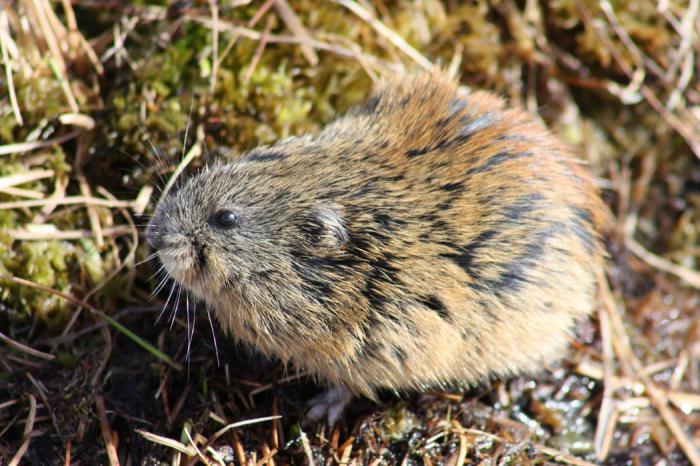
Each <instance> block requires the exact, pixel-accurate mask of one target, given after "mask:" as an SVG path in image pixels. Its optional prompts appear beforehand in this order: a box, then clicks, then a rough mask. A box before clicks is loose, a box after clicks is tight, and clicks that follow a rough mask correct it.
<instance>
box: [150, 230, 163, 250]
mask: <svg viewBox="0 0 700 466" xmlns="http://www.w3.org/2000/svg"><path fill="white" fill-rule="evenodd" d="M146 242H148V245H149V246H150V247H151V249H160V248H162V247H163V233H162V232H161V231H160V230H159V229H158V227H157V226H154V225H149V227H148V230H146Z"/></svg>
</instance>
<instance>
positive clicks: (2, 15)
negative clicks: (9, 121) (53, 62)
mask: <svg viewBox="0 0 700 466" xmlns="http://www.w3.org/2000/svg"><path fill="white" fill-rule="evenodd" d="M10 40H11V38H10V25H9V23H8V20H7V11H5V10H4V9H3V10H2V11H0V51H1V52H2V61H3V63H5V79H7V93H8V95H9V96H10V106H11V107H12V113H13V114H14V115H15V120H17V124H18V125H19V126H23V125H24V120H23V119H22V112H21V111H20V109H19V105H18V104H17V95H16V94H15V83H14V81H13V78H12V69H11V68H10V66H11V64H10V54H9V53H8V51H7V46H6V45H5V41H10Z"/></svg>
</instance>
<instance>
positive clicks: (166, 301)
mask: <svg viewBox="0 0 700 466" xmlns="http://www.w3.org/2000/svg"><path fill="white" fill-rule="evenodd" d="M172 282H173V285H172V286H171V287H170V294H168V299H166V300H165V304H163V309H161V311H160V314H158V318H157V319H156V324H157V323H158V322H159V321H160V318H161V317H163V314H164V313H165V309H166V308H167V307H168V303H170V298H172V297H173V292H174V291H175V286H176V285H177V283H176V282H175V280H173V281H172Z"/></svg>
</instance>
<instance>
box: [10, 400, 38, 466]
mask: <svg viewBox="0 0 700 466" xmlns="http://www.w3.org/2000/svg"><path fill="white" fill-rule="evenodd" d="M35 419H36V397H35V396H34V395H32V394H31V393H30V394H29V414H28V415H27V421H26V422H25V423H24V436H23V439H22V444H21V445H20V447H19V448H18V449H17V452H16V453H15V455H14V456H13V457H12V459H11V460H10V462H9V463H7V466H18V465H19V462H20V461H21V460H22V457H23V456H24V454H25V453H26V452H27V448H29V441H30V440H31V436H30V434H31V433H32V430H34V421H35Z"/></svg>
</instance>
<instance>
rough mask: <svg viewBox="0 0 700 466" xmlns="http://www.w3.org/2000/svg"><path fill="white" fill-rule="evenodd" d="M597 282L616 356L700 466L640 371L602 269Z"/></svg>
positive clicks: (675, 421) (656, 390)
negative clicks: (632, 371) (626, 363)
mask: <svg viewBox="0 0 700 466" xmlns="http://www.w3.org/2000/svg"><path fill="white" fill-rule="evenodd" d="M598 282H599V284H600V291H601V295H602V296H601V297H602V299H603V304H604V305H605V309H606V311H607V312H606V314H605V316H606V317H607V318H608V319H609V320H610V324H611V329H612V334H613V335H616V336H617V338H615V340H617V345H616V347H615V349H616V351H617V352H618V356H620V358H622V359H626V360H628V361H629V363H630V364H631V365H632V367H633V368H634V369H636V373H637V375H638V377H639V379H640V380H641V381H642V383H643V384H644V388H645V390H646V393H647V395H648V396H649V400H650V401H651V403H652V405H653V406H654V408H656V410H657V411H658V413H659V414H660V415H661V418H662V419H663V421H664V423H665V424H666V426H667V427H668V429H669V430H670V431H671V433H672V434H673V436H674V437H675V439H676V441H677V442H678V445H679V446H680V447H681V450H683V452H684V453H685V455H686V457H687V458H688V460H689V461H690V463H691V464H693V466H700V452H698V450H697V449H696V448H695V446H694V445H693V442H692V440H690V438H688V435H687V434H686V433H685V431H684V430H683V428H682V427H681V425H680V423H679V422H678V419H676V416H675V415H674V414H673V412H672V411H671V409H670V408H669V407H668V398H667V397H666V395H665V394H664V393H663V391H662V390H661V389H659V388H658V387H657V386H656V385H655V383H654V382H653V381H652V380H651V378H650V377H649V376H648V375H646V374H644V373H643V372H642V371H641V366H642V365H641V363H640V362H639V360H638V359H637V357H636V356H635V355H634V353H633V352H632V349H631V347H630V343H629V338H628V337H627V334H626V332H625V328H624V326H623V324H622V321H621V319H620V316H619V315H618V314H617V311H616V309H615V300H614V299H613V296H612V292H611V291H610V288H609V287H608V284H607V281H606V280H605V278H604V277H603V273H602V271H599V275H598Z"/></svg>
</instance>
